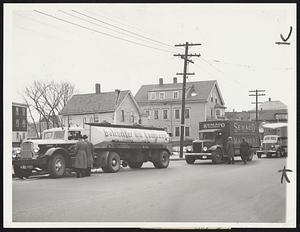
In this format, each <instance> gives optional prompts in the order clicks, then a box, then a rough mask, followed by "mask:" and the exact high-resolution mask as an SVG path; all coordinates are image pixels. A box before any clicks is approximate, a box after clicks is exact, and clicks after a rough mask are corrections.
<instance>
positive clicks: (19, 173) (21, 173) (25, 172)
mask: <svg viewBox="0 0 300 232" xmlns="http://www.w3.org/2000/svg"><path fill="white" fill-rule="evenodd" d="M14 172H15V176H16V177H18V178H20V179H23V178H24V177H25V178H28V177H29V176H30V175H31V173H32V171H31V169H21V168H20V167H19V166H14Z"/></svg>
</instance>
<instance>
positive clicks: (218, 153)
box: [185, 129, 226, 164]
mask: <svg viewBox="0 0 300 232" xmlns="http://www.w3.org/2000/svg"><path fill="white" fill-rule="evenodd" d="M225 144H226V138H224V133H223V132H222V130H221V129H205V130H200V131H199V139H197V140H195V141H193V144H192V146H190V147H188V148H187V153H186V155H185V158H186V162H187V163H189V164H191V163H194V162H195V160H196V159H201V160H206V159H211V160H212V162H213V163H219V162H221V161H222V157H223V153H224V151H223V148H224V147H225Z"/></svg>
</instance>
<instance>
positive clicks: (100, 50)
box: [4, 4, 296, 111]
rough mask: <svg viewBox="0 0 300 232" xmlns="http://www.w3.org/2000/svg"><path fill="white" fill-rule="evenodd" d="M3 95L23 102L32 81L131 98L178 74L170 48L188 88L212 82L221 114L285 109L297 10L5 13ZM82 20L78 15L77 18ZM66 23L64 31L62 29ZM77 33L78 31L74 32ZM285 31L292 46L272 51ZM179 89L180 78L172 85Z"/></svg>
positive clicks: (159, 7) (33, 7) (33, 9)
mask: <svg viewBox="0 0 300 232" xmlns="http://www.w3.org/2000/svg"><path fill="white" fill-rule="evenodd" d="M4 10H5V11H4V13H5V21H4V25H5V28H4V29H5V30H4V32H5V40H4V45H5V51H4V52H5V75H4V82H5V83H4V84H5V91H7V92H8V93H9V96H10V97H11V100H12V101H15V102H23V99H22V94H23V91H24V88H25V87H26V86H29V85H31V84H32V83H33V81H35V80H55V81H62V80H63V81H69V82H71V83H73V84H74V85H75V87H76V89H77V91H78V93H93V92H94V91H95V83H100V84H101V91H103V92H105V91H114V90H115V89H121V90H131V91H132V93H133V94H134V95H135V94H136V92H137V91H138V89H139V88H140V87H141V85H143V84H156V83H158V81H159V78H163V79H164V83H170V82H172V80H173V77H175V76H176V73H178V72H183V60H182V59H180V58H179V57H174V56H173V54H177V53H183V52H184V49H183V48H181V47H180V48H178V47H175V46H174V45H175V44H182V43H185V42H189V43H201V46H193V47H191V48H190V49H189V52H190V53H200V54H201V56H200V57H193V58H191V59H192V60H193V61H194V64H189V66H188V71H189V72H194V73H195V75H193V76H189V77H188V80H187V81H201V80H217V81H218V85H219V87H220V91H221V94H222V96H223V98H224V101H225V106H226V107H227V111H232V110H233V109H235V110H236V111H241V110H249V109H252V108H254V107H255V105H253V104H251V102H254V101H255V98H254V97H249V96H248V95H249V92H248V91H249V90H255V89H263V90H266V92H265V94H266V96H263V97H261V98H260V99H259V100H260V101H266V100H268V98H271V99H272V100H280V101H282V102H284V103H285V104H287V105H288V107H292V105H291V104H292V103H291V102H292V100H293V99H294V98H295V96H296V95H295V91H296V90H295V89H296V87H295V86H296V45H295V44H296V32H295V28H296V17H295V16H296V13H295V12H296V5H295V4H225V5H224V4H80V5H76V4H47V5H39V4H24V5H21V4H14V5H9V4H5V9H4ZM83 14H84V15H83ZM66 21H67V22H66ZM74 24H76V25H74ZM290 26H292V27H293V31H292V34H291V36H290V38H289V41H288V42H290V45H277V44H275V42H277V41H282V40H281V38H280V34H282V35H283V36H284V37H286V36H287V35H288V33H289V30H290ZM178 80H179V82H182V76H178Z"/></svg>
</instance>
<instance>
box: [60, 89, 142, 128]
mask: <svg viewBox="0 0 300 232" xmlns="http://www.w3.org/2000/svg"><path fill="white" fill-rule="evenodd" d="M100 87H101V86H100V84H96V86H95V88H96V90H95V93H90V94H77V95H74V96H73V97H72V98H71V99H70V100H69V102H68V103H67V105H66V106H65V107H64V108H63V110H62V112H61V113H60V114H61V115H62V121H63V125H65V126H68V125H69V126H80V127H85V125H84V124H85V123H89V122H103V121H106V122H109V123H113V124H127V125H130V124H135V123H140V122H141V110H140V108H139V106H138V104H137V103H136V101H135V100H134V97H133V95H132V93H131V92H130V90H125V91H121V90H117V89H116V90H115V91H113V92H101V89H100Z"/></svg>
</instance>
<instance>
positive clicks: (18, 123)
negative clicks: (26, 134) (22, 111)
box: [16, 119, 20, 127]
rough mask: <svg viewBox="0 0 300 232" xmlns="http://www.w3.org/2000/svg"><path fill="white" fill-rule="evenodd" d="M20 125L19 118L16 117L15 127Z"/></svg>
mask: <svg viewBox="0 0 300 232" xmlns="http://www.w3.org/2000/svg"><path fill="white" fill-rule="evenodd" d="M19 126H20V121H19V119H16V127H19Z"/></svg>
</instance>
